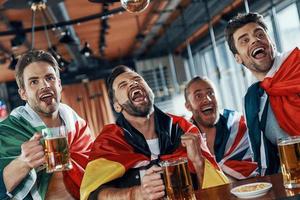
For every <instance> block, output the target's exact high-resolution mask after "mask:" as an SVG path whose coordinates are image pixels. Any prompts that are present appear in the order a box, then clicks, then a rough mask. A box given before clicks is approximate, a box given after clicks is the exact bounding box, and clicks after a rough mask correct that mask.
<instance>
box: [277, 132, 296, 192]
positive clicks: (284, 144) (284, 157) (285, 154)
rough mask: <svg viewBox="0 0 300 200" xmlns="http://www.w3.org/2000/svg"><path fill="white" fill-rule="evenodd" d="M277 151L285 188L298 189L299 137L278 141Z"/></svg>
mask: <svg viewBox="0 0 300 200" xmlns="http://www.w3.org/2000/svg"><path fill="white" fill-rule="evenodd" d="M278 149H279V156H280V163H281V171H282V176H283V184H284V187H285V188H288V189H291V188H300V136H292V137H285V138H281V139H279V140H278Z"/></svg>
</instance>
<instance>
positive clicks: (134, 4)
mask: <svg viewBox="0 0 300 200" xmlns="http://www.w3.org/2000/svg"><path fill="white" fill-rule="evenodd" d="M89 1H90V2H93V3H103V4H104V3H116V2H121V5H122V7H123V8H125V9H126V10H127V11H128V12H130V13H139V12H143V11H144V10H145V9H146V8H147V7H148V5H149V3H150V0H89Z"/></svg>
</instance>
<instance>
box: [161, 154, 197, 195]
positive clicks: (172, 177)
mask: <svg viewBox="0 0 300 200" xmlns="http://www.w3.org/2000/svg"><path fill="white" fill-rule="evenodd" d="M160 165H161V167H162V168H163V180H164V184H165V188H166V197H165V199H167V200H196V197H195V194H194V189H193V184H192V179H191V175H190V172H189V169H188V161H187V158H179V159H174V160H167V161H162V162H160Z"/></svg>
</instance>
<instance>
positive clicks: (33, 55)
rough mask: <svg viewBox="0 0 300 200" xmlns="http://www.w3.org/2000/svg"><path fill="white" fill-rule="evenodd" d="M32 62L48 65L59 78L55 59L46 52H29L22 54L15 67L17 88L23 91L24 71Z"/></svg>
mask: <svg viewBox="0 0 300 200" xmlns="http://www.w3.org/2000/svg"><path fill="white" fill-rule="evenodd" d="M34 62H46V63H49V64H50V65H51V66H52V67H53V69H54V71H55V73H56V75H57V77H58V78H59V67H58V63H57V61H56V59H55V58H54V57H53V56H52V55H51V54H50V53H48V52H46V51H43V50H31V51H29V52H26V53H25V54H23V55H22V56H21V58H20V59H19V60H18V63H17V65H16V81H17V84H18V87H19V88H21V89H24V87H25V84H24V70H25V68H26V67H27V66H28V65H30V64H31V63H34Z"/></svg>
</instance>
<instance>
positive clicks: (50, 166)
mask: <svg viewBox="0 0 300 200" xmlns="http://www.w3.org/2000/svg"><path fill="white" fill-rule="evenodd" d="M42 135H43V140H44V142H43V144H44V151H45V158H46V172H47V173H51V172H54V171H64V170H69V169H72V163H71V160H70V154H69V147H68V140H67V132H66V127H65V126H60V127H54V128H45V129H42Z"/></svg>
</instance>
